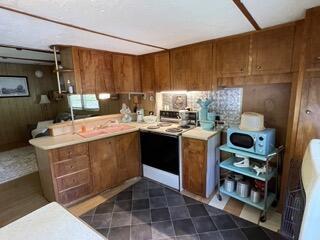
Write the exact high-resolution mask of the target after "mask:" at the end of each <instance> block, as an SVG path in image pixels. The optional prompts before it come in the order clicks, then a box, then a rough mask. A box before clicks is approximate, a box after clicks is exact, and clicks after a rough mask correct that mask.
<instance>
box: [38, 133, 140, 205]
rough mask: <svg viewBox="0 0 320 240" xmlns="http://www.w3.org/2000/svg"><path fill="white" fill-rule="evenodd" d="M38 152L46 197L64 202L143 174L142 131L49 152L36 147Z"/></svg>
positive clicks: (75, 199) (103, 189)
mask: <svg viewBox="0 0 320 240" xmlns="http://www.w3.org/2000/svg"><path fill="white" fill-rule="evenodd" d="M36 153H37V159H38V166H39V174H40V180H41V186H42V189H43V193H44V196H45V197H46V198H47V200H49V201H57V202H59V203H61V204H63V205H71V204H73V203H76V202H78V201H81V200H83V199H85V198H88V197H90V196H92V195H94V194H97V193H100V192H103V191H105V190H107V189H109V188H112V187H115V186H117V185H119V184H121V183H123V182H124V181H126V180H128V179H130V178H133V177H137V176H140V173H141V170H140V169H141V168H140V151H139V133H138V132H133V133H127V134H122V135H118V136H114V137H110V138H105V139H101V140H97V141H92V142H89V143H82V144H77V145H72V146H68V147H63V148H57V149H53V150H48V151H46V150H42V149H39V148H36Z"/></svg>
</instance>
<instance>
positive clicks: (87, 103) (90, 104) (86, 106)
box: [68, 94, 100, 111]
mask: <svg viewBox="0 0 320 240" xmlns="http://www.w3.org/2000/svg"><path fill="white" fill-rule="evenodd" d="M68 100H69V106H70V103H71V105H72V108H73V109H74V110H88V111H99V109H100V107H99V101H98V100H97V97H96V95H95V94H83V95H81V94H73V95H70V97H69V98H68Z"/></svg>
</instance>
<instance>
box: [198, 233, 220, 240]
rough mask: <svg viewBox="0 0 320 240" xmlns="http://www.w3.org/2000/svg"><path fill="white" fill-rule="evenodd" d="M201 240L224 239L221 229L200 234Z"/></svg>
mask: <svg viewBox="0 0 320 240" xmlns="http://www.w3.org/2000/svg"><path fill="white" fill-rule="evenodd" d="M199 239H200V240H223V238H222V236H221V234H220V232H219V231H215V232H207V233H201V234H199Z"/></svg>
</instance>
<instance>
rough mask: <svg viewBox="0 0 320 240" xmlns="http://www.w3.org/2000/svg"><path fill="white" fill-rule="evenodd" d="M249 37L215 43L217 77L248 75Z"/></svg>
mask: <svg viewBox="0 0 320 240" xmlns="http://www.w3.org/2000/svg"><path fill="white" fill-rule="evenodd" d="M249 49H250V35H244V36H238V37H233V38H227V39H221V40H218V41H217V72H218V73H217V74H218V76H219V77H235V76H245V75H248V73H249Z"/></svg>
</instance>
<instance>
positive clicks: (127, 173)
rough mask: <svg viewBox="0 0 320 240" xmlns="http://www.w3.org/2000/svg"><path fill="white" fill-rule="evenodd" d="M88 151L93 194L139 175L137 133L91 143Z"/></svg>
mask: <svg viewBox="0 0 320 240" xmlns="http://www.w3.org/2000/svg"><path fill="white" fill-rule="evenodd" d="M89 151H90V157H91V166H92V176H93V189H94V190H93V191H94V193H98V192H101V191H103V190H105V189H108V188H111V187H114V186H117V185H119V184H120V183H122V182H124V181H125V180H128V179H130V178H133V177H137V176H139V175H140V155H139V134H138V132H133V133H128V134H123V135H119V136H116V137H112V138H107V139H102V140H98V141H94V142H91V143H90V144H89Z"/></svg>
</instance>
